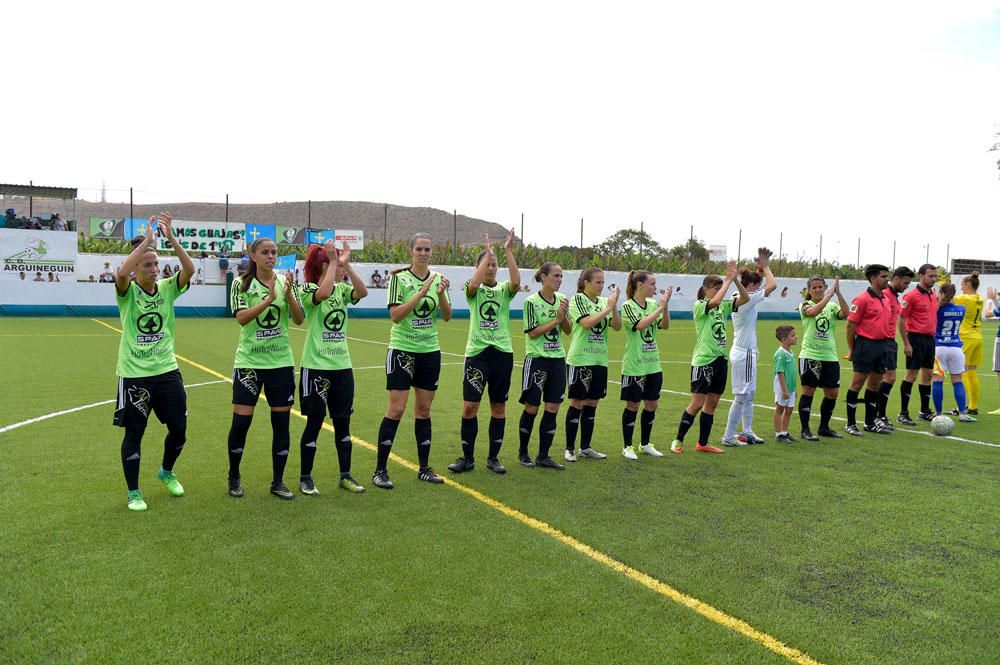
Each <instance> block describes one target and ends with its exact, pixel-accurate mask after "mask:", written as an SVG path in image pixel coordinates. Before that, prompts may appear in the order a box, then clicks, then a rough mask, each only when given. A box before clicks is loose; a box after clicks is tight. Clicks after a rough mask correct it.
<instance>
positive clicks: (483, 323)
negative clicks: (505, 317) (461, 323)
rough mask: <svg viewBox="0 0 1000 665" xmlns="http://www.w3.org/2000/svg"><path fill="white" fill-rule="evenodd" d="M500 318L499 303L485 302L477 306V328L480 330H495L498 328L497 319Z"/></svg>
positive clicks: (493, 301)
mask: <svg viewBox="0 0 1000 665" xmlns="http://www.w3.org/2000/svg"><path fill="white" fill-rule="evenodd" d="M498 316H500V303H498V302H497V301H495V300H486V301H484V302H483V303H482V304H481V305H479V327H480V328H481V329H488V330H496V329H497V328H498V327H499V325H500V324H499V322H498V321H497V317H498Z"/></svg>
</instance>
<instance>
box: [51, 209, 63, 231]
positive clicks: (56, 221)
mask: <svg viewBox="0 0 1000 665" xmlns="http://www.w3.org/2000/svg"><path fill="white" fill-rule="evenodd" d="M52 230H53V231H65V230H66V220H65V219H63V218H62V217H60V216H59V213H56V214H55V215H53V216H52Z"/></svg>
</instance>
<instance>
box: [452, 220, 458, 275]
mask: <svg viewBox="0 0 1000 665" xmlns="http://www.w3.org/2000/svg"><path fill="white" fill-rule="evenodd" d="M451 215H452V217H451V219H452V241H451V254H452V257H453V258H452V260H453V261H454V262H455V265H458V210H455V209H452V211H451Z"/></svg>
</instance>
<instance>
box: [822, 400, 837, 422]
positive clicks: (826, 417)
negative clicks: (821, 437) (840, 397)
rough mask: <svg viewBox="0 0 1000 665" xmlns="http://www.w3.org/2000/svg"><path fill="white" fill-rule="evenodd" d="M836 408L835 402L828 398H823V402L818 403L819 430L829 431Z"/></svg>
mask: <svg viewBox="0 0 1000 665" xmlns="http://www.w3.org/2000/svg"><path fill="white" fill-rule="evenodd" d="M836 408H837V400H835V399H832V398H830V397H824V398H823V401H822V402H820V403H819V428H820V429H830V419H831V418H833V412H834V410H835V409H836Z"/></svg>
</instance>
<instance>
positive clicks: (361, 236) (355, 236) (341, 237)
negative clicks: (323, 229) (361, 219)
mask: <svg viewBox="0 0 1000 665" xmlns="http://www.w3.org/2000/svg"><path fill="white" fill-rule="evenodd" d="M345 240H346V241H347V246H348V247H350V248H351V249H364V248H365V232H364V231H349V230H344V229H334V231H333V241H334V242H335V243H336V244H337V247H342V246H343V243H344V241H345Z"/></svg>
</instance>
